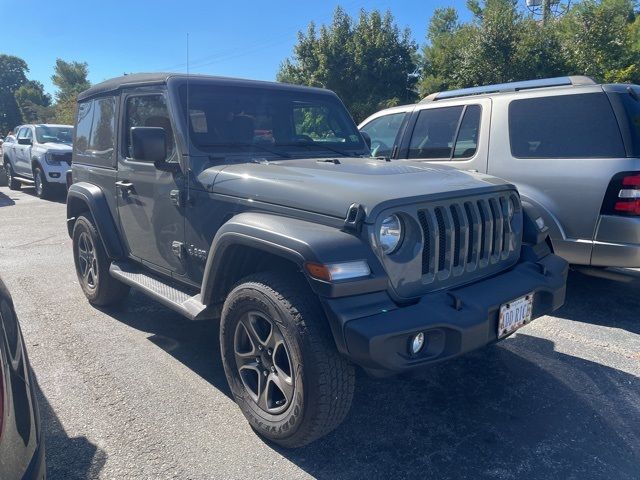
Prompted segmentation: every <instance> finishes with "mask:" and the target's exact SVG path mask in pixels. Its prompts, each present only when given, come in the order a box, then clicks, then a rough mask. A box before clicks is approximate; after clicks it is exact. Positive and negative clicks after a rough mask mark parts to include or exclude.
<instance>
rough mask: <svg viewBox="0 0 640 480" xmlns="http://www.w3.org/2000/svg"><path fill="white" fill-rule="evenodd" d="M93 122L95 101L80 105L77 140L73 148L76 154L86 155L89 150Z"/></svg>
mask: <svg viewBox="0 0 640 480" xmlns="http://www.w3.org/2000/svg"><path fill="white" fill-rule="evenodd" d="M92 122H93V101H92V100H89V101H87V102H81V103H79V104H78V120H77V121H76V138H75V141H74V142H73V148H74V149H75V152H76V154H79V155H85V154H86V153H87V150H88V148H89V137H90V135H91V124H92Z"/></svg>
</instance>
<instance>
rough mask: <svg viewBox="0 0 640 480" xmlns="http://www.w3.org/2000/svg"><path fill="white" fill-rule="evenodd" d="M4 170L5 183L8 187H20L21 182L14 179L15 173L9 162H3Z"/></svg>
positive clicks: (14, 188)
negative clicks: (5, 174)
mask: <svg viewBox="0 0 640 480" xmlns="http://www.w3.org/2000/svg"><path fill="white" fill-rule="evenodd" d="M5 171H6V172H7V184H8V185H9V189H10V190H20V187H22V183H20V182H19V181H18V180H16V176H15V173H14V172H13V167H12V166H11V164H10V163H9V162H7V163H6V164H5Z"/></svg>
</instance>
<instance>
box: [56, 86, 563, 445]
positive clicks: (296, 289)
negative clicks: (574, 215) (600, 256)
mask: <svg viewBox="0 0 640 480" xmlns="http://www.w3.org/2000/svg"><path fill="white" fill-rule="evenodd" d="M77 118H78V120H77V124H76V126H75V141H74V150H73V164H72V170H73V184H72V185H71V187H70V188H69V193H68V196H67V217H68V222H67V225H68V229H69V235H70V236H71V237H72V239H73V256H74V260H75V266H76V270H77V275H78V280H79V283H80V286H81V288H82V289H83V291H84V293H85V295H86V297H87V298H88V299H89V301H90V302H91V303H93V304H95V305H101V306H106V305H110V304H114V303H116V302H119V301H121V300H123V299H124V298H125V297H126V296H127V293H128V290H129V287H134V288H136V289H138V290H140V291H142V292H144V293H146V294H147V295H149V296H150V297H151V298H153V299H156V300H158V301H159V302H161V303H163V304H164V305H166V306H168V307H169V308H172V309H174V310H175V311H177V312H179V313H181V314H182V315H184V316H185V317H186V318H188V319H191V320H210V319H219V321H220V347H221V352H222V363H223V366H224V370H225V373H226V377H227V380H228V382H229V385H230V387H231V391H232V393H233V396H234V399H235V400H236V402H237V403H238V405H239V406H240V408H241V410H242V412H243V413H244V415H245V416H246V418H247V419H248V421H249V422H250V424H251V426H252V427H253V428H254V429H255V430H256V431H257V432H259V433H260V434H261V435H264V436H265V437H266V438H268V439H270V440H272V441H274V442H276V443H279V444H281V445H283V446H286V447H296V446H300V445H304V444H307V443H309V442H311V441H313V440H315V439H317V438H319V437H321V436H322V435H324V434H326V433H327V432H329V431H331V430H332V429H333V428H335V427H336V426H337V425H338V424H340V422H341V421H342V420H343V419H344V417H345V416H346V414H347V412H348V410H349V407H350V404H351V400H352V396H353V390H354V366H353V365H354V364H356V365H360V366H361V367H363V368H365V369H366V370H367V371H368V372H370V373H372V374H378V375H384V374H388V373H396V372H402V371H406V370H410V369H414V368H418V367H424V366H427V365H430V364H433V363H435V362H439V361H441V360H445V359H448V358H452V357H455V356H457V355H460V354H463V353H465V352H468V351H471V350H474V349H476V348H479V347H482V346H485V345H487V344H490V343H493V342H496V341H498V340H500V339H502V338H505V337H506V336H508V335H510V334H511V333H513V332H514V331H515V330H516V329H517V328H519V327H521V326H522V325H524V324H526V323H528V322H530V321H531V320H532V319H534V318H535V317H538V316H540V315H544V314H546V313H548V312H551V311H553V310H555V309H556V308H558V307H559V306H561V305H562V303H563V301H564V296H565V281H566V275H567V263H566V262H565V261H564V260H562V259H560V258H559V257H557V256H555V255H552V254H550V251H549V248H548V247H547V244H546V243H545V233H544V231H543V230H541V228H540V227H539V226H538V225H536V223H535V221H534V219H531V218H529V217H528V216H526V215H523V213H522V208H521V203H520V197H519V195H518V192H517V190H516V189H515V187H514V186H513V185H511V184H509V183H507V182H506V181H503V180H499V179H496V178H493V177H489V176H487V175H483V174H476V173H469V172H460V171H457V170H455V169H453V168H448V167H442V168H438V167H432V166H426V165H424V164H421V163H417V162H407V163H406V164H398V163H389V162H387V161H385V160H384V159H375V158H371V157H370V155H369V148H368V147H367V145H366V143H365V140H364V138H363V137H362V136H361V135H360V134H359V133H358V130H357V128H356V125H355V124H354V122H353V120H352V119H351V117H350V116H349V114H348V112H347V110H346V109H345V107H344V106H343V104H342V103H341V102H340V100H339V99H338V97H337V96H336V95H335V94H334V93H332V92H330V91H327V90H321V89H315V88H307V87H299V86H292V85H284V84H279V83H267V82H255V81H248V80H233V79H222V78H216V77H206V76H185V75H172V74H138V75H127V76H125V77H120V78H116V79H113V80H109V81H107V82H104V83H101V84H98V85H95V86H94V87H92V88H90V89H89V90H87V91H86V92H84V93H82V94H80V95H79V97H78V115H77ZM116 125H122V128H115V126H116ZM96 128H101V129H102V130H101V134H100V135H98V134H97V131H96ZM92 138H96V139H97V138H99V139H100V141H99V142H97V143H96V144H95V145H94V146H93V147H91V141H90V139H92Z"/></svg>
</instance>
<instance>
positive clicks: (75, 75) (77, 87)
mask: <svg viewBox="0 0 640 480" xmlns="http://www.w3.org/2000/svg"><path fill="white" fill-rule="evenodd" d="M88 74H89V66H88V65H87V63H85V62H65V61H64V60H62V59H60V58H58V59H57V60H56V66H55V68H54V73H53V75H52V76H51V80H52V81H53V84H54V85H55V86H56V87H58V91H57V92H56V105H55V110H56V121H58V122H59V123H66V124H72V123H73V120H74V115H75V109H76V102H77V99H78V94H79V93H80V92H82V91H84V90H86V89H87V88H89V87H90V86H91V83H89V80H88V79H87V75H88Z"/></svg>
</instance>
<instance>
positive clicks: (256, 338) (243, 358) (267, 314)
mask: <svg viewBox="0 0 640 480" xmlns="http://www.w3.org/2000/svg"><path fill="white" fill-rule="evenodd" d="M321 312H322V308H321V306H320V305H319V303H318V300H317V298H316V297H315V296H314V295H313V293H312V292H311V291H309V289H308V287H307V286H306V285H305V284H304V282H300V280H299V279H298V278H295V277H288V276H284V275H282V274H278V273H261V274H256V275H252V276H249V277H247V278H245V279H244V280H242V282H241V283H240V284H239V285H238V286H237V287H236V288H234V289H233V290H232V291H231V293H230V294H229V296H228V297H227V299H226V301H225V304H224V308H223V312H222V320H221V327H220V345H221V352H222V361H223V365H224V370H225V374H226V376H227V380H228V382H229V386H230V388H231V391H232V393H233V396H234V398H235V401H236V403H238V405H239V407H240V409H241V410H242V413H243V414H244V415H245V417H246V418H247V420H248V421H249V423H250V424H251V426H252V427H253V429H254V430H256V431H257V432H258V433H259V434H260V435H262V436H264V437H266V438H268V439H269V440H272V441H274V442H275V443H278V444H280V445H282V446H285V447H300V446H302V445H306V444H308V443H310V442H312V441H314V440H316V439H318V438H320V437H322V436H323V435H326V434H327V433H329V432H330V431H331V430H333V429H334V428H336V427H337V426H338V425H339V424H340V423H341V422H342V420H343V419H344V418H345V416H346V415H347V413H348V411H349V407H350V405H351V400H352V398H353V389H354V383H355V375H354V367H353V366H352V365H351V364H350V363H349V362H348V361H347V360H346V359H345V358H344V357H342V356H341V355H340V354H339V353H338V351H337V350H336V347H335V344H334V341H333V337H332V335H331V332H330V330H329V326H328V323H327V320H326V318H324V316H323V315H322V313H321Z"/></svg>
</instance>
